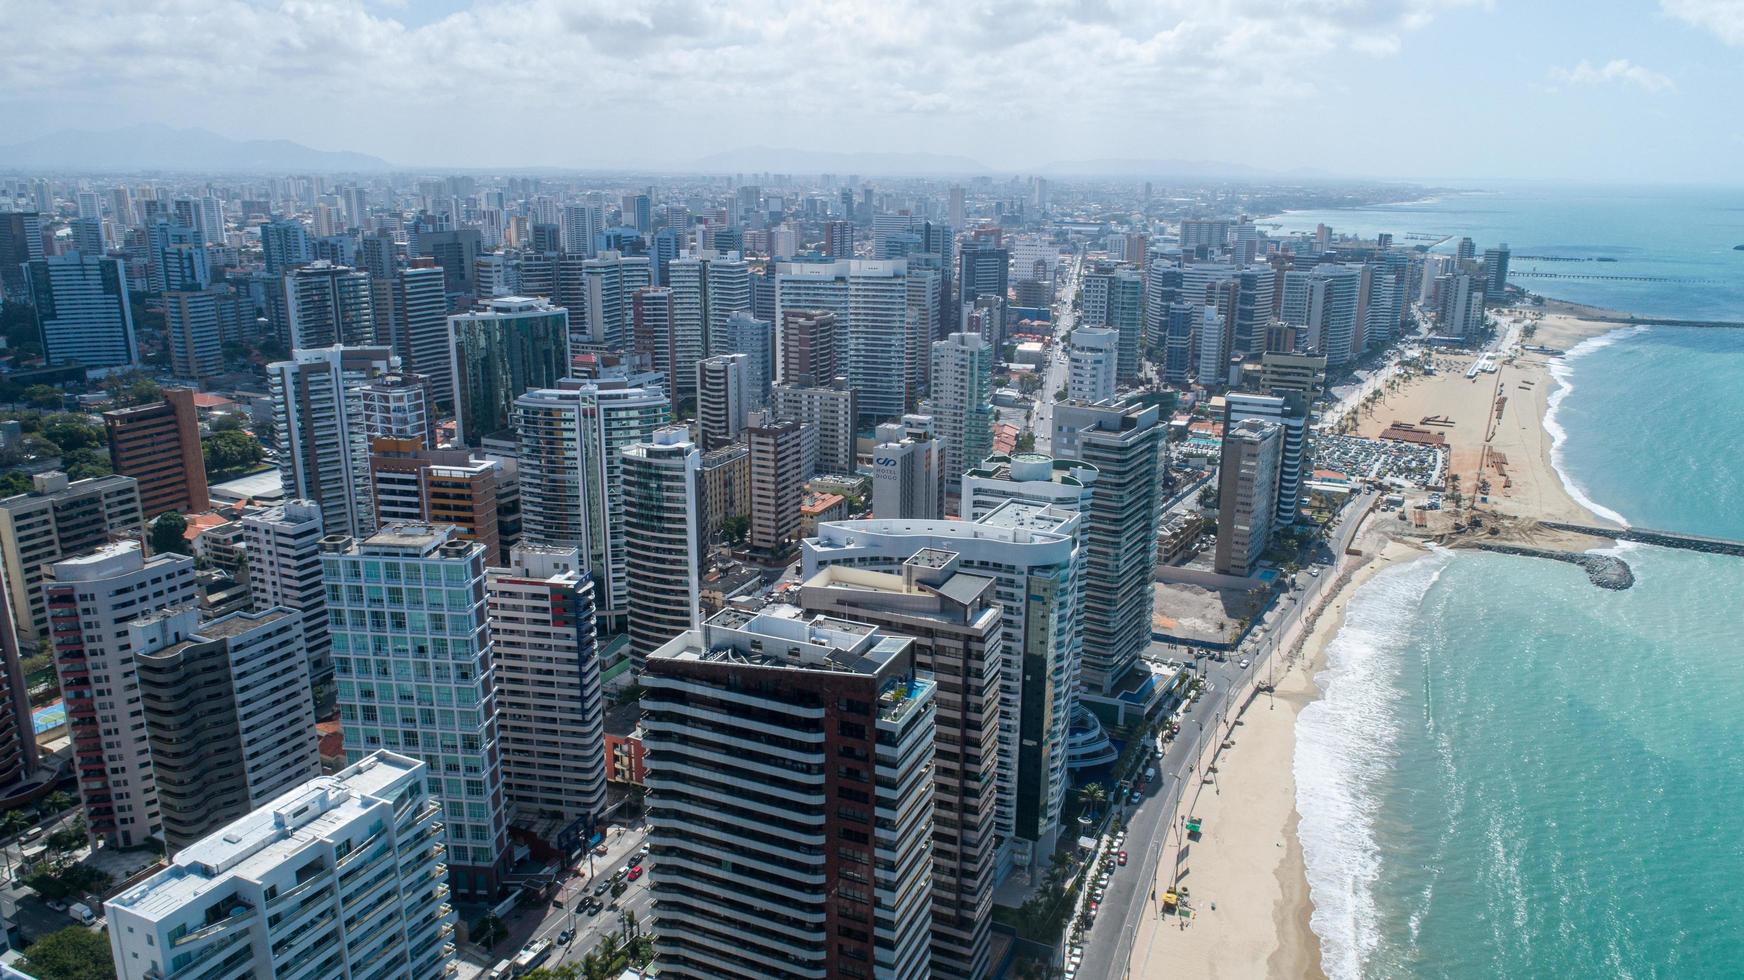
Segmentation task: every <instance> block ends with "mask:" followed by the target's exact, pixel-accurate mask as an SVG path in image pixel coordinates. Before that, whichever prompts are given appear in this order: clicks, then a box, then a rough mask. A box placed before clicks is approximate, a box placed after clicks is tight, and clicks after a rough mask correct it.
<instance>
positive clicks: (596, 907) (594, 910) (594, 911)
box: [586, 902, 605, 915]
mask: <svg viewBox="0 0 1744 980" xmlns="http://www.w3.org/2000/svg"><path fill="white" fill-rule="evenodd" d="M586 908H587V914H588V915H598V914H600V911H601V910H602V909H604V908H605V906H604V905H601V904H600V903H599V902H588V903H587V905H586Z"/></svg>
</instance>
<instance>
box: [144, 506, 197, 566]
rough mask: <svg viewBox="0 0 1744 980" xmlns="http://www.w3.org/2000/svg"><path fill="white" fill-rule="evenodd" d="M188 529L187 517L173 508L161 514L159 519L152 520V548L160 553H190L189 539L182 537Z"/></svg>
mask: <svg viewBox="0 0 1744 980" xmlns="http://www.w3.org/2000/svg"><path fill="white" fill-rule="evenodd" d="M187 530H188V519H187V518H186V517H183V516H182V515H180V514H178V513H176V512H175V511H173V510H172V511H167V512H165V513H162V514H159V515H158V518H157V520H155V521H152V522H151V550H152V551H153V552H154V553H156V554H160V555H161V554H165V553H166V552H174V553H175V554H178V555H185V554H188V553H189V548H188V540H187V539H186V538H184V537H182V535H183V534H184V533H186V532H187Z"/></svg>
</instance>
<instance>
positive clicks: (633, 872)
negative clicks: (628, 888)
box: [628, 864, 642, 881]
mask: <svg viewBox="0 0 1744 980" xmlns="http://www.w3.org/2000/svg"><path fill="white" fill-rule="evenodd" d="M628 877H629V879H630V880H631V881H635V880H636V879H637V878H640V877H642V866H641V865H639V864H638V865H636V866H635V867H633V868H631V869H630V873H629V875H628Z"/></svg>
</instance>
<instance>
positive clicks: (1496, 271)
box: [1484, 242, 1513, 302]
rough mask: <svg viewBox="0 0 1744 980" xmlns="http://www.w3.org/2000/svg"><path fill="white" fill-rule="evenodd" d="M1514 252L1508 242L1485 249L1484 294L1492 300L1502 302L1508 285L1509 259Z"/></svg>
mask: <svg viewBox="0 0 1744 980" xmlns="http://www.w3.org/2000/svg"><path fill="white" fill-rule="evenodd" d="M1512 255H1513V253H1512V252H1511V251H1509V250H1508V243H1507V242H1503V243H1502V244H1500V245H1497V246H1496V247H1495V248H1486V249H1484V296H1485V297H1487V298H1488V299H1489V300H1490V301H1491V302H1501V300H1502V297H1503V295H1504V294H1505V293H1506V292H1507V286H1508V259H1509V257H1510V256H1512Z"/></svg>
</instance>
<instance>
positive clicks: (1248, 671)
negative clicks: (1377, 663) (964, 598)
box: [1077, 492, 1374, 980]
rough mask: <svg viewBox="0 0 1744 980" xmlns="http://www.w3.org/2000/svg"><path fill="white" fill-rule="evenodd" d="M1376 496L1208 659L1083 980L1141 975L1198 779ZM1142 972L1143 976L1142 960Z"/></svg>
mask: <svg viewBox="0 0 1744 980" xmlns="http://www.w3.org/2000/svg"><path fill="white" fill-rule="evenodd" d="M1373 497H1374V495H1373V493H1372V492H1369V493H1364V494H1361V495H1358V496H1356V497H1353V498H1352V500H1351V501H1350V502H1349V503H1348V504H1346V505H1345V509H1344V511H1343V513H1342V514H1341V515H1340V518H1339V522H1338V525H1337V527H1336V529H1335V530H1334V532H1333V534H1332V536H1331V540H1330V541H1328V543H1327V544H1328V547H1329V548H1330V549H1331V551H1332V554H1333V556H1334V558H1333V563H1332V565H1330V566H1326V567H1322V568H1321V571H1320V574H1319V575H1317V576H1308V584H1307V585H1306V586H1303V587H1302V588H1301V590H1300V591H1299V592H1291V593H1287V594H1286V595H1285V596H1284V597H1283V598H1281V599H1280V600H1279V601H1278V604H1277V605H1275V606H1274V607H1273V609H1272V611H1271V612H1270V613H1268V615H1267V617H1266V619H1267V620H1268V621H1269V625H1268V626H1267V627H1266V628H1265V633H1264V635H1262V636H1255V635H1254V633H1257V632H1258V630H1255V631H1254V632H1250V633H1249V635H1248V638H1247V639H1246V640H1245V641H1244V642H1243V643H1242V645H1241V646H1240V647H1239V648H1237V649H1236V650H1235V651H1232V652H1231V653H1230V654H1229V656H1228V658H1227V660H1224V661H1217V660H1212V659H1209V658H1207V659H1205V660H1202V661H1201V663H1200V665H1199V666H1200V671H1201V675H1202V676H1203V678H1204V680H1205V684H1206V687H1205V690H1204V692H1203V693H1202V695H1201V696H1200V697H1199V698H1198V700H1196V701H1194V702H1193V703H1192V704H1190V705H1188V706H1187V708H1186V710H1185V711H1183V712H1181V714H1180V715H1178V716H1177V718H1176V720H1177V721H1178V722H1179V723H1180V725H1181V733H1180V734H1179V735H1177V736H1176V737H1175V740H1174V741H1173V742H1171V743H1170V744H1169V747H1168V749H1167V750H1166V751H1165V752H1164V753H1163V760H1162V763H1161V764H1160V765H1159V766H1158V767H1157V769H1158V772H1159V776H1160V778H1159V779H1158V780H1155V781H1153V782H1152V784H1151V785H1150V786H1149V787H1148V795H1147V796H1146V797H1145V798H1144V799H1143V800H1142V801H1141V802H1140V803H1139V804H1138V806H1137V807H1135V808H1133V810H1132V812H1131V813H1130V814H1129V815H1128V816H1127V820H1126V824H1127V830H1126V851H1127V854H1128V856H1129V859H1128V863H1127V866H1126V867H1125V868H1120V869H1117V870H1116V872H1115V874H1114V876H1113V878H1111V879H1110V880H1109V883H1108V889H1107V891H1106V892H1105V893H1104V894H1103V897H1102V905H1101V908H1100V909H1099V910H1098V912H1097V916H1096V924H1095V925H1093V926H1092V927H1091V928H1090V932H1089V934H1088V935H1087V936H1086V939H1085V943H1084V959H1083V962H1082V963H1081V964H1080V965H1079V967H1078V973H1077V976H1078V977H1079V978H1082V980H1121V978H1125V977H1129V976H1134V975H1135V974H1134V973H1133V972H1132V963H1131V960H1132V956H1133V943H1134V941H1135V940H1136V938H1137V936H1138V926H1139V920H1140V917H1141V916H1143V915H1145V914H1147V912H1148V913H1149V914H1153V915H1154V914H1157V911H1156V910H1158V909H1159V908H1160V907H1161V906H1160V903H1159V901H1158V899H1159V898H1160V893H1161V892H1162V891H1163V890H1166V888H1167V886H1168V885H1169V883H1170V882H1169V881H1168V880H1163V881H1158V880H1157V878H1158V877H1159V875H1158V871H1159V870H1160V869H1161V866H1162V862H1163V861H1165V860H1168V859H1169V858H1170V856H1171V855H1174V854H1176V853H1178V848H1179V847H1180V846H1181V845H1182V844H1183V843H1185V835H1186V831H1185V828H1184V826H1183V825H1184V824H1185V822H1186V819H1187V817H1189V816H1191V812H1190V811H1191V808H1192V804H1193V803H1194V801H1196V800H1197V799H1198V795H1197V792H1196V791H1197V790H1201V789H1203V786H1204V784H1203V783H1197V782H1196V781H1197V780H1201V779H1203V778H1205V774H1204V773H1203V771H1202V769H1201V767H1202V766H1203V765H1204V764H1205V763H1206V762H1207V761H1208V760H1210V759H1212V758H1213V755H1212V751H1213V750H1214V749H1215V747H1216V746H1217V745H1218V744H1219V743H1220V742H1221V741H1222V740H1223V739H1224V738H1226V737H1228V734H1227V733H1228V732H1229V731H1230V730H1231V724H1232V723H1233V721H1234V720H1235V717H1238V716H1239V715H1240V709H1241V706H1242V704H1243V703H1244V702H1245V701H1246V700H1247V699H1248V697H1249V696H1250V694H1251V692H1252V691H1253V687H1254V684H1255V682H1256V681H1258V680H1262V679H1263V678H1262V677H1260V674H1261V673H1262V672H1264V671H1268V670H1269V669H1270V668H1271V666H1272V659H1271V658H1272V657H1273V655H1274V654H1276V653H1277V652H1278V651H1279V650H1283V651H1285V652H1288V651H1289V649H1290V648H1291V646H1292V645H1293V643H1294V640H1295V638H1296V637H1295V634H1296V633H1297V632H1298V631H1299V630H1300V629H1301V627H1302V626H1303V618H1302V617H1303V614H1304V610H1308V609H1313V608H1315V606H1316V604H1317V600H1319V599H1320V598H1321V593H1322V591H1323V590H1324V589H1325V588H1326V583H1327V582H1329V581H1332V580H1336V579H1337V578H1338V577H1339V575H1340V574H1341V573H1342V572H1343V571H1344V569H1345V568H1346V567H1347V564H1348V562H1349V560H1348V559H1347V558H1346V556H1345V550H1346V549H1347V548H1349V547H1350V542H1351V540H1352V539H1353V538H1354V537H1355V535H1356V532H1357V530H1358V528H1359V526H1360V525H1361V524H1362V516H1363V515H1364V514H1366V513H1367V512H1368V509H1369V504H1370V503H1371V501H1372V500H1373ZM1302 574H1303V575H1307V572H1306V571H1304V572H1303V573H1302ZM1280 611H1281V615H1280ZM1242 660H1247V661H1249V662H1250V666H1249V667H1247V668H1245V669H1244V668H1242V667H1241V661H1242ZM1184 804H1185V805H1184ZM1206 831H1207V832H1209V833H1216V832H1217V830H1216V828H1214V827H1207V828H1206ZM1137 975H1142V964H1141V972H1140V973H1139V974H1137Z"/></svg>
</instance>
